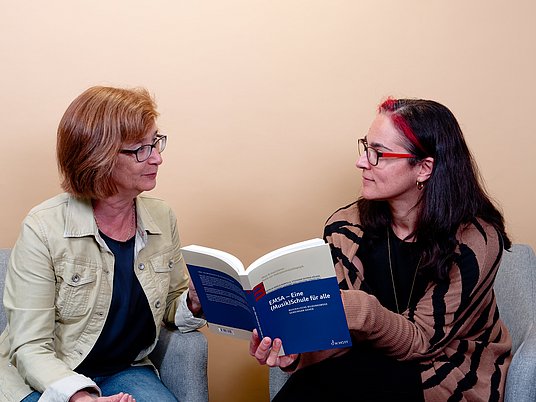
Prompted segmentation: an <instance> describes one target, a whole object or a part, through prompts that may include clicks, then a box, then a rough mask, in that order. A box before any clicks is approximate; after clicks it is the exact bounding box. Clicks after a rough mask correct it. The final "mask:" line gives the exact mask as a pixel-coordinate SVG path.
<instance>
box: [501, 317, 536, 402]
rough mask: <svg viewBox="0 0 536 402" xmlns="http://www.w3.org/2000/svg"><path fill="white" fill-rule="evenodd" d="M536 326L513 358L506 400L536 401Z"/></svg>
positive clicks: (507, 383)
mask: <svg viewBox="0 0 536 402" xmlns="http://www.w3.org/2000/svg"><path fill="white" fill-rule="evenodd" d="M535 380H536V327H534V326H532V327H531V329H530V330H529V332H528V333H527V334H526V336H525V339H524V340H523V342H522V343H521V345H520V346H519V348H518V349H517V351H516V353H515V354H514V356H513V358H512V363H511V364H510V368H509V369H508V373H507V375H506V389H505V399H504V401H505V402H534V401H536V381H535Z"/></svg>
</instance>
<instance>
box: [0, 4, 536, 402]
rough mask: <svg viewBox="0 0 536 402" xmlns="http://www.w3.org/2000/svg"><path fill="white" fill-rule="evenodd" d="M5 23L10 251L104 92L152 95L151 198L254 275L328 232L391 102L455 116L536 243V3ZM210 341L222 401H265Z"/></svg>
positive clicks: (6, 236)
mask: <svg viewBox="0 0 536 402" xmlns="http://www.w3.org/2000/svg"><path fill="white" fill-rule="evenodd" d="M0 14H1V15H2V23H1V24H0V63H1V64H0V66H1V69H0V89H1V94H0V122H1V136H2V137H1V144H2V146H1V150H2V157H1V158H0V171H1V176H0V184H1V188H2V191H3V201H2V208H0V221H1V222H2V229H3V230H2V231H0V246H2V247H10V246H12V245H13V243H14V241H15V240H16V236H17V232H18V230H19V224H20V222H21V220H22V218H23V216H24V215H25V214H26V213H27V211H28V210H29V209H30V208H31V207H32V206H33V205H35V204H36V203H38V202H39V201H41V200H43V199H45V198H47V197H49V196H52V195H53V194H55V193H57V192H58V191H59V186H58V178H57V172H56V167H55V160H54V157H55V155H54V152H55V149H54V146H55V130H56V126H57V123H58V121H59V119H60V117H61V115H62V113H63V111H64V110H65V108H66V107H67V105H68V104H69V102H70V101H71V100H72V99H73V98H74V97H75V96H76V95H78V94H79V93H80V92H81V91H83V90H84V89H86V88H87V87H88V86H91V85H95V84H111V85H119V86H146V87H147V88H149V89H150V90H151V92H153V93H154V94H155V96H156V99H157V101H158V104H159V110H160V112H161V114H162V116H161V119H160V121H159V124H160V128H161V131H162V132H164V133H167V134H168V135H169V145H168V149H166V152H165V153H164V160H165V163H164V165H163V166H162V169H161V171H160V175H159V184H158V187H157V189H156V190H155V191H154V192H153V193H154V195H156V196H159V197H163V198H164V199H166V200H167V201H168V202H169V203H170V204H171V205H172V207H173V209H174V210H175V212H176V213H177V215H178V216H179V223H180V227H181V235H182V240H183V243H184V244H189V243H194V242H195V243H201V244H205V245H208V246H212V247H217V248H221V249H225V250H227V251H230V252H232V253H235V254H236V255H237V256H239V257H240V258H242V259H243V260H244V261H245V262H246V263H249V262H251V261H252V260H253V259H254V258H256V257H257V256H259V255H260V254H263V253H265V252H267V251H269V250H271V249H273V248H276V247H279V246H282V245H285V244H287V243H290V242H294V241H299V240H304V239H306V238H310V237H315V236H320V235H321V231H322V225H323V222H324V220H325V219H326V218H327V216H328V215H329V214H330V212H331V211H333V210H335V209H336V208H338V207H339V206H342V205H344V204H346V203H349V202H351V201H352V200H353V199H354V198H355V197H356V195H357V194H358V191H359V178H360V175H359V172H358V171H357V170H356V169H355V168H354V160H355V157H356V153H355V141H356V138H358V137H360V136H361V135H362V134H363V133H364V132H365V130H366V129H367V128H368V125H369V123H370V121H371V119H372V118H373V116H374V113H375V107H376V105H377V104H378V102H379V101H380V100H382V99H383V98H384V97H386V96H388V95H394V96H399V97H403V96H406V97H424V98H432V99H435V100H438V101H440V102H442V103H445V104H446V105H447V106H449V107H450V108H451V109H452V111H453V112H454V113H455V115H456V116H457V117H458V118H459V120H460V123H461V125H462V128H463V130H464V132H465V135H466V137H467V141H468V142H469V145H470V147H471V148H472V150H473V151H474V154H475V156H476V159H477V161H478V162H479V165H480V167H481V170H482V173H483V176H484V177H485V179H486V183H487V188H488V190H489V192H490V194H491V195H492V196H493V197H494V198H496V199H497V200H498V201H499V203H500V205H501V206H502V208H503V210H504V212H505V215H506V218H507V221H508V228H509V231H510V233H511V235H512V238H513V240H514V241H516V242H522V243H528V244H531V245H532V246H533V247H536V233H535V231H534V229H533V228H534V226H535V224H536V222H535V215H534V212H533V209H532V208H533V205H534V204H535V199H536V196H535V194H536V189H535V186H534V176H535V163H534V160H535V156H534V153H535V152H536V133H535V129H534V127H535V124H534V112H533V110H534V96H535V93H536V78H535V76H536V74H535V72H536V24H534V15H536V3H535V2H534V1H532V0H524V1H523V0H519V1H515V2H510V3H506V2H500V1H495V0H493V1H490V0H485V1H484V0H477V1H472V2H467V1H461V0H458V1H448V2H447V1H433V2H432V1H427V2H425V1H418V0H406V1H404V2H400V1H382V2H379V1H376V0H363V1H342V0H333V1H331V0H330V1H327V0H326V1H320V0H272V1H260V0H205V1H184V0H181V1H171V0H170V1H164V0H156V1H152V2H148V1H141V0H128V1H127V0H120V1H119V0H118V1H113V2H112V1H107V0H97V1H91V2H89V1H80V0H78V1H73V0H48V1H46V2H12V1H7V0H0ZM209 342H210V372H209V375H210V393H211V401H213V402H218V401H233V402H240V401H251V400H253V399H254V400H256V401H263V400H267V377H266V370H265V369H263V368H259V367H257V366H256V364H255V363H254V362H253V361H251V359H250V358H249V357H248V356H247V343H246V342H243V341H235V340H230V339H228V338H223V337H219V336H218V337H214V336H211V335H209ZM251 395H256V396H255V397H254V398H253V397H252V396H251ZM263 398H264V399H263Z"/></svg>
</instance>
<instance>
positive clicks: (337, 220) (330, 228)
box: [324, 202, 363, 245]
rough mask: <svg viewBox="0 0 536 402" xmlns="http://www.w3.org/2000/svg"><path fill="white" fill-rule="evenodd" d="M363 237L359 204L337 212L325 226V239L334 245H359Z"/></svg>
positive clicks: (350, 205)
mask: <svg viewBox="0 0 536 402" xmlns="http://www.w3.org/2000/svg"><path fill="white" fill-rule="evenodd" d="M362 235H363V229H362V227H361V225H360V222H359V210H358V208H357V203H356V202H353V203H352V204H349V205H346V206H344V207H342V208H339V209H338V210H337V211H335V212H334V213H333V214H332V215H331V216H330V217H329V218H328V220H327V221H326V224H325V226H324V239H325V240H326V241H328V242H329V243H332V244H336V245H337V244H339V245H342V244H346V243H347V244H352V245H353V244H358V243H359V241H360V239H361V237H362Z"/></svg>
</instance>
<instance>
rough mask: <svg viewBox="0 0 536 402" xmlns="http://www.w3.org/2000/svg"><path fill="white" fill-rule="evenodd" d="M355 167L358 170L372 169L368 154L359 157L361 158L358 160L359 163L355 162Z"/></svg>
mask: <svg viewBox="0 0 536 402" xmlns="http://www.w3.org/2000/svg"><path fill="white" fill-rule="evenodd" d="M355 167H356V168H358V169H370V163H369V161H368V159H367V154H366V153H363V154H362V155H359V158H357V161H356V162H355Z"/></svg>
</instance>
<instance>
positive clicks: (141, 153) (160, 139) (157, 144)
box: [119, 134, 167, 162]
mask: <svg viewBox="0 0 536 402" xmlns="http://www.w3.org/2000/svg"><path fill="white" fill-rule="evenodd" d="M166 143H167V135H160V134H158V135H157V136H156V139H155V140H154V142H153V143H152V144H147V145H142V146H141V147H139V148H136V149H121V150H120V151H119V152H120V153H122V154H134V155H136V160H137V161H138V162H145V161H146V160H147V159H149V157H150V156H151V154H152V153H153V149H155V148H156V150H157V151H158V153H159V154H161V153H162V152H164V149H166Z"/></svg>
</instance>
